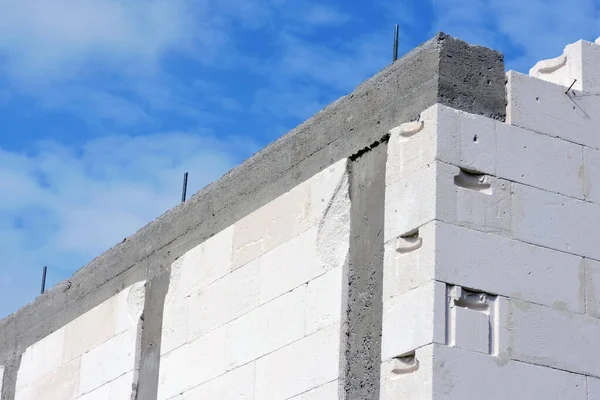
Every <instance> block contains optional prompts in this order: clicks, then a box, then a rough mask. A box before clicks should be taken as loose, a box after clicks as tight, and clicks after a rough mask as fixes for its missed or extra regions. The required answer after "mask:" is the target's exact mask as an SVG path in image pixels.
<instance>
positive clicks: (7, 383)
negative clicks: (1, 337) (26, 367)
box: [0, 354, 22, 400]
mask: <svg viewBox="0 0 600 400" xmlns="http://www.w3.org/2000/svg"><path fill="white" fill-rule="evenodd" d="M21 357H22V354H19V355H18V356H15V357H13V358H12V359H10V360H9V361H8V362H7V363H6V364H5V365H4V375H3V377H2V393H0V400H14V399H15V395H16V393H17V374H18V373H19V368H20V367H21Z"/></svg>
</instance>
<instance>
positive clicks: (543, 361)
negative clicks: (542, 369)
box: [509, 299, 600, 377]
mask: <svg viewBox="0 0 600 400" xmlns="http://www.w3.org/2000/svg"><path fill="white" fill-rule="evenodd" d="M509 321H510V326H509V332H510V346H511V357H512V359H513V360H518V361H522V362H525V363H529V364H537V365H542V366H547V367H551V368H556V369H561V370H564V371H571V372H573V373H578V374H583V375H591V376H595V377H600V365H599V364H598V362H597V357H596V355H597V354H598V352H600V340H598V337H600V319H597V318H592V317H589V316H587V315H579V314H573V313H571V312H569V311H564V310H559V309H555V308H550V307H545V306H540V305H536V304H531V303H527V302H523V301H520V300H514V299H513V300H511V301H510V316H509Z"/></svg>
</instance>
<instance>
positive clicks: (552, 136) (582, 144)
mask: <svg viewBox="0 0 600 400" xmlns="http://www.w3.org/2000/svg"><path fill="white" fill-rule="evenodd" d="M504 123H505V124H506V125H509V126H514V127H516V128H520V129H525V130H527V131H530V132H535V133H538V134H540V135H544V136H548V137H551V138H553V139H558V140H562V141H564V142H568V143H571V144H576V145H579V146H582V147H587V148H588V149H593V150H600V147H595V146H590V145H589V144H585V143H580V142H575V141H573V140H570V139H567V138H564V137H562V136H554V135H551V134H549V133H546V132H542V131H538V130H537V129H533V128H527V127H525V126H521V125H518V124H514V123H508V122H504ZM574 130H577V129H574Z"/></svg>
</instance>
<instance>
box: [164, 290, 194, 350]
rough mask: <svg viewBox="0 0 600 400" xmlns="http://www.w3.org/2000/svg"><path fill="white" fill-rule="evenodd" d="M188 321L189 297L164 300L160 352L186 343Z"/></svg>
mask: <svg viewBox="0 0 600 400" xmlns="http://www.w3.org/2000/svg"><path fill="white" fill-rule="evenodd" d="M189 321H190V297H189V296H188V297H184V298H182V299H174V300H173V301H170V302H165V308H164V311H163V321H162V337H161V343H160V354H161V355H163V354H166V353H169V352H170V351H172V350H174V349H176V348H178V347H179V346H183V345H184V344H186V343H187V338H188V329H189V327H188V324H189Z"/></svg>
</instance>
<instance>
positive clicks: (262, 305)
mask: <svg viewBox="0 0 600 400" xmlns="http://www.w3.org/2000/svg"><path fill="white" fill-rule="evenodd" d="M340 267H341V266H340ZM335 268H339V267H335ZM335 268H332V269H329V270H327V271H325V272H323V273H322V274H320V275H317V276H315V277H314V278H311V279H310V280H309V281H306V282H303V283H301V284H299V285H298V286H295V287H293V288H292V289H289V290H287V291H286V292H284V293H282V294H280V295H278V296H276V297H273V298H272V299H270V300H269V301H267V302H266V303H262V304H258V306H256V307H255V308H253V309H251V310H249V311H246V312H244V313H242V314H240V315H238V316H237V317H235V318H232V319H230V320H227V321H226V322H224V323H223V324H221V325H219V326H217V327H215V328H212V329H210V330H208V331H206V332H204V333H202V334H201V335H199V336H196V337H194V338H191V339H189V341H191V342H193V341H195V340H197V339H200V338H201V337H203V336H205V335H208V334H209V333H213V332H215V331H216V330H218V329H220V328H223V327H224V326H225V325H228V324H231V323H232V322H235V321H237V320H238V319H240V318H243V317H245V316H246V315H248V314H250V313H252V312H254V311H256V310H258V309H260V308H262V307H264V306H266V305H268V304H270V303H272V302H273V301H275V300H278V299H280V298H281V297H283V296H285V295H287V294H290V293H291V292H293V291H295V290H298V289H299V288H301V287H302V286H304V285H308V284H309V283H310V282H311V281H313V280H315V279H317V278H320V277H322V276H323V275H325V274H327V273H329V272H331V271H333V270H334V269H335ZM221 279H222V278H221ZM206 287H208V286H206ZM206 287H205V288H206ZM200 290H202V289H200ZM200 290H199V291H200ZM196 293H198V292H194V293H192V294H191V295H187V296H185V297H184V298H182V299H185V298H190V297H191V296H193V295H194V294H196ZM171 303H174V302H171ZM188 321H189V320H188ZM305 322H306V321H305ZM338 322H339V321H338ZM305 329H306V327H305ZM311 335H312V333H311ZM189 341H186V343H189ZM186 343H183V344H181V345H179V346H177V347H175V348H174V349H171V350H169V351H168V352H167V353H164V354H163V355H167V354H169V353H171V352H172V351H174V350H177V349H178V348H180V347H181V346H184V345H185V344H186Z"/></svg>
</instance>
